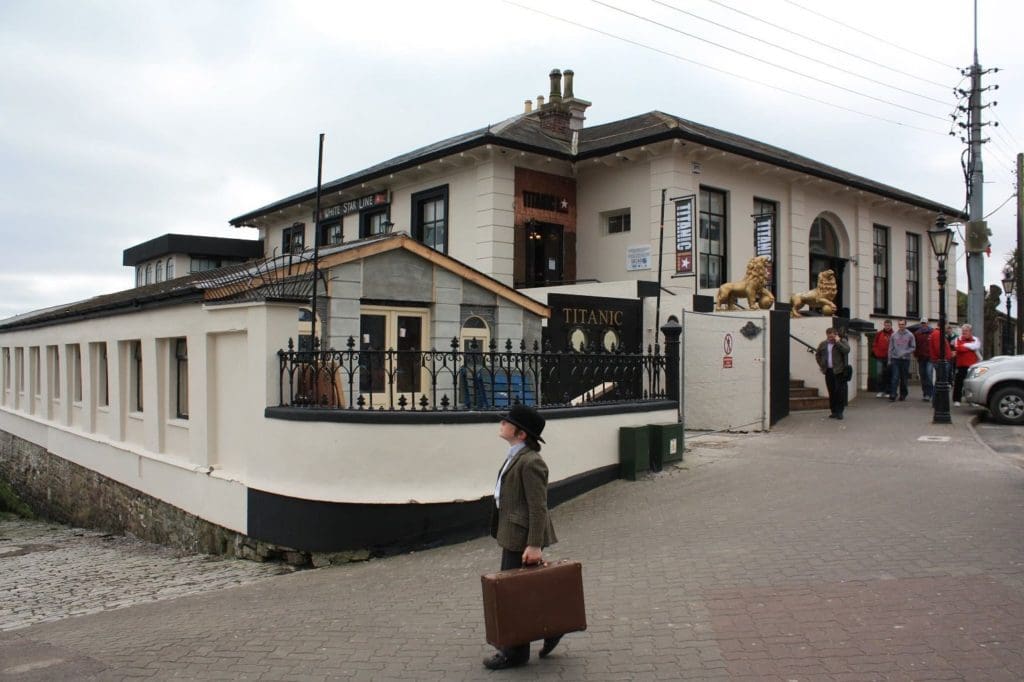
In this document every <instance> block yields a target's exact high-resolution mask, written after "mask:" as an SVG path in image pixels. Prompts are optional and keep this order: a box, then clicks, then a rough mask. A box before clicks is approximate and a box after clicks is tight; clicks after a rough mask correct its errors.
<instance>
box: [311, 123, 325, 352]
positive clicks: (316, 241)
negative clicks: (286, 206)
mask: <svg viewBox="0 0 1024 682" xmlns="http://www.w3.org/2000/svg"><path fill="white" fill-rule="evenodd" d="M323 171H324V134H323V133H320V152H319V154H318V156H317V160H316V208H315V209H314V213H313V302H312V303H313V306H312V307H313V318H312V321H311V322H310V345H311V346H312V348H311V350H314V351H315V350H316V348H317V346H318V345H319V344H318V343H317V336H316V290H317V288H318V286H319V283H320V184H321V182H322V180H323Z"/></svg>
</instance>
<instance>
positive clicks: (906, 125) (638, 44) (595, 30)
mask: <svg viewBox="0 0 1024 682" xmlns="http://www.w3.org/2000/svg"><path fill="white" fill-rule="evenodd" d="M502 2H504V3H505V4H507V5H512V6H513V7H518V8H519V9H524V10H527V11H529V12H533V13H535V14H539V15H541V16H545V17H547V18H549V19H554V20H555V21H560V22H562V23H565V24H569V25H570V26H575V27H577V28H582V29H584V30H586V31H590V32H591V33H597V34H598V35H602V36H605V37H606V38H612V39H614V40H618V41H620V42H623V43H628V44H629V45H633V46H635V47H639V48H642V49H645V50H650V51H651V52H657V53H658V54H661V55H664V56H666V57H671V58H672V59H676V60H679V61H682V62H687V63H689V64H694V65H695V66H699V67H702V68H705V69H709V70H711V71H716V72H718V73H721V74H724V75H726V76H731V77H733V78H738V79H740V80H743V81H747V82H748V83H753V84H755V85H759V86H761V87H765V88H770V89H772V90H773V91H776V92H784V93H786V94H787V95H792V96H794V97H799V98H800V99H805V100H807V101H809V102H816V103H818V104H824V105H825V106H828V107H832V108H833V109H839V110H841V111H847V112H850V113H851V114H857V115H858V116H864V117H866V118H873V119H875V120H877V121H883V122H885V123H891V124H893V125H897V126H900V127H901V128H911V129H913V130H920V131H921V132H925V133H930V134H932V135H939V136H941V137H946V133H942V132H939V131H937V130H932V129H931V128H922V127H921V126H916V125H913V124H911V123H905V122H903V121H896V120H893V119H891V118H885V117H884V116H876V115H875V114H869V113H867V112H865V111H860V110H858V109H851V108H850V107H844V106H842V105H841V104H836V103H835V102H829V101H828V100H824V99H819V98H817V97H813V96H811V95H805V94H803V93H801V92H797V91H795V90H789V89H787V88H784V87H780V86H777V85H771V84H769V83H765V82H764V81H763V80H757V79H754V78H750V77H749V76H743V75H741V74H738V73H733V72H732V71H727V70H725V69H722V68H719V67H717V66H711V65H710V64H705V63H703V62H699V61H697V60H696V59H690V58H689V57H684V56H682V55H679V54H676V53H674V52H669V51H667V50H662V49H660V48H657V47H654V46H652V45H647V44H646V43H642V42H640V41H637V40H632V39H631V38H626V37H624V36H620V35H616V34H614V33H610V32H608V31H605V30H603V29H600V28H595V27H593V26H587V25H586V24H583V23H580V22H578V21H574V20H572V19H566V18H565V17H560V16H558V15H555V14H551V13H549V12H545V11H543V10H539V9H536V8H534V7H529V6H527V5H522V4H520V3H518V2H515V0H502ZM943 120H945V119H943Z"/></svg>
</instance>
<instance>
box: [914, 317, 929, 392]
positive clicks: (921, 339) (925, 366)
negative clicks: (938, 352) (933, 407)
mask: <svg viewBox="0 0 1024 682" xmlns="http://www.w3.org/2000/svg"><path fill="white" fill-rule="evenodd" d="M931 336H932V328H931V327H929V326H928V320H925V319H922V320H921V324H920V325H918V327H917V331H915V332H914V343H915V344H917V347H916V348H915V349H914V357H916V358H917V371H918V373H919V374H920V375H921V400H931V399H932V394H933V393H934V384H933V383H932V363H933V362H934V359H933V358H932V350H931V342H930V341H931Z"/></svg>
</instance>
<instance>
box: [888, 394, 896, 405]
mask: <svg viewBox="0 0 1024 682" xmlns="http://www.w3.org/2000/svg"><path fill="white" fill-rule="evenodd" d="M889 402H890V403H894V402H896V396H894V395H891V396H889Z"/></svg>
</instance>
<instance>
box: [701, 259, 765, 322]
mask: <svg viewBox="0 0 1024 682" xmlns="http://www.w3.org/2000/svg"><path fill="white" fill-rule="evenodd" d="M740 298H745V299H747V303H749V304H750V309H751V310H758V309H759V308H764V309H768V308H771V307H772V305H773V304H774V303H775V296H773V295H772V292H771V291H769V290H768V256H754V257H753V258H751V259H750V260H749V261H747V276H746V277H744V278H743V280H742V281H739V282H726V283H725V284H723V285H722V286H720V287H719V288H718V295H717V296H715V302H716V303H717V304H718V306H717V309H718V310H723V309H725V310H736V300H737V299H740Z"/></svg>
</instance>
